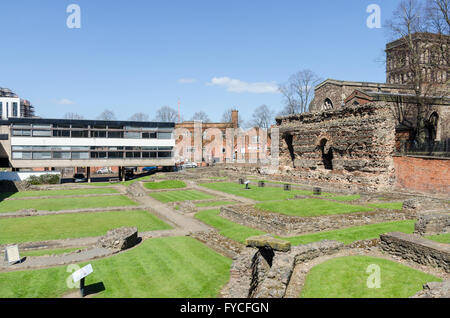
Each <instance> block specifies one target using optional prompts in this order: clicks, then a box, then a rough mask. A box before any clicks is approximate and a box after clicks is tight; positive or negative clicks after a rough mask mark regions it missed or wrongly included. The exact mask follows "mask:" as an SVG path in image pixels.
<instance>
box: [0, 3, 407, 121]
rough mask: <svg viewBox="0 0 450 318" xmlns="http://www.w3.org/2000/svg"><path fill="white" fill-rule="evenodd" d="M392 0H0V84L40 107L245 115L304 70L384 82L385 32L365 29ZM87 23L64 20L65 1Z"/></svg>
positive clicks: (276, 99) (278, 102) (271, 102)
mask: <svg viewBox="0 0 450 318" xmlns="http://www.w3.org/2000/svg"><path fill="white" fill-rule="evenodd" d="M398 2H399V1H394V0H378V1H375V0H371V1H365V0H343V1H336V0H315V1H307V0H277V1H275V0H226V1H225V0H209V1H206V0H190V1H186V0H184V1H182V0H164V1H162V0H161V1H156V0H129V1H122V0H114V1H112V0H108V1H106V0H89V1H88V0H70V1H65V0H40V1H35V0H28V1H25V0H2V1H1V3H0V30H2V32H1V33H2V44H3V45H1V47H2V48H1V50H0V87H8V88H11V89H12V90H13V91H15V92H16V93H17V94H19V95H20V96H21V97H22V98H26V99H29V100H31V102H32V103H33V104H34V105H35V107H36V110H37V115H39V116H42V117H50V118H61V117H62V116H63V115H64V114H65V113H66V112H77V113H79V114H81V115H83V116H84V117H85V118H95V117H96V116H97V115H98V114H99V113H101V112H102V111H103V110H104V109H106V108H108V109H112V110H113V111H114V112H115V114H116V116H117V117H118V118H119V119H127V118H128V117H129V116H130V115H131V114H133V113H136V112H144V113H147V114H149V116H150V117H153V116H154V114H155V111H156V110H157V109H158V108H159V107H161V106H163V105H169V106H172V107H174V108H177V101H178V99H180V100H181V112H182V116H183V117H184V118H186V119H189V118H190V117H191V116H192V115H193V113H194V112H195V111H201V110H202V111H205V112H207V113H208V114H209V116H210V118H211V119H212V120H219V119H220V117H221V115H222V113H223V111H224V110H225V109H227V108H230V107H236V108H237V109H238V110H239V111H240V114H241V116H242V117H244V119H249V118H250V116H251V114H252V112H253V110H254V109H255V108H256V107H257V106H259V105H261V104H266V105H268V106H269V107H271V108H272V109H273V110H275V111H276V112H278V111H280V110H281V109H282V107H283V101H282V97H281V95H280V94H279V93H277V92H274V90H273V86H274V85H275V84H276V83H282V82H284V81H286V80H287V79H288V77H289V76H290V75H291V74H292V73H294V72H296V71H298V70H301V69H311V70H313V71H314V72H316V73H317V74H318V75H319V76H321V77H323V78H335V79H345V80H358V81H373V82H384V81H385V73H384V65H382V64H381V63H379V62H377V60H379V59H381V58H382V53H383V49H384V46H385V43H386V41H387V32H386V31H385V30H384V29H383V28H381V29H369V28H368V27H367V26H366V19H367V17H368V16H369V13H366V8H367V6H368V5H369V4H372V3H374V4H378V5H379V6H380V7H381V10H382V11H381V13H382V20H383V21H384V20H385V19H387V18H389V17H390V15H391V13H392V12H393V10H394V9H395V7H396V6H397V4H398ZM71 3H74V4H78V5H79V6H80V8H81V28H80V29H69V28H68V27H67V26H66V19H67V17H68V15H69V14H68V13H66V8H67V6H68V5H69V4H71Z"/></svg>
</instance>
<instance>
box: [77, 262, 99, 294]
mask: <svg viewBox="0 0 450 318" xmlns="http://www.w3.org/2000/svg"><path fill="white" fill-rule="evenodd" d="M93 272H94V270H93V269H92V265H91V264H88V265H86V266H85V267H83V268H81V269H79V270H77V271H76V272H74V273H73V274H72V279H73V282H74V283H76V282H78V281H79V282H80V294H81V297H84V279H85V278H86V276H88V275H90V274H92V273H93Z"/></svg>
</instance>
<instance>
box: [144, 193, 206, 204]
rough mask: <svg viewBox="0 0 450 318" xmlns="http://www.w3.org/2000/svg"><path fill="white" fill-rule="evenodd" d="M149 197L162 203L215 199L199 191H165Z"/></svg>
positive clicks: (151, 194)
mask: <svg viewBox="0 0 450 318" xmlns="http://www.w3.org/2000/svg"><path fill="white" fill-rule="evenodd" d="M149 195H150V196H151V197H152V198H154V199H156V200H158V201H160V202H162V203H167V202H181V201H188V200H209V199H214V197H213V196H212V195H209V194H207V193H204V192H200V191H197V190H179V191H166V192H164V191H163V192H155V193H149Z"/></svg>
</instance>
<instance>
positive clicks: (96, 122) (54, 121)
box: [0, 117, 175, 128]
mask: <svg viewBox="0 0 450 318" xmlns="http://www.w3.org/2000/svg"><path fill="white" fill-rule="evenodd" d="M16 123H17V124H18V123H28V124H60V125H69V124H75V125H76V124H78V125H108V126H132V127H144V128H175V123H173V122H170V123H166V122H146V121H123V120H86V119H52V118H27V117H23V118H9V119H7V120H0V125H9V124H16Z"/></svg>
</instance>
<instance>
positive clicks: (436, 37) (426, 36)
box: [386, 32, 450, 51]
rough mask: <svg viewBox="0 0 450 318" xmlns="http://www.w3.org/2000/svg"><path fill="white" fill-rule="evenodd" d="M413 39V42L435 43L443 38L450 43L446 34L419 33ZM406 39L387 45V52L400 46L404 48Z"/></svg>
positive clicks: (413, 35)
mask: <svg viewBox="0 0 450 318" xmlns="http://www.w3.org/2000/svg"><path fill="white" fill-rule="evenodd" d="M412 38H413V40H427V41H430V40H434V41H438V40H440V39H442V38H445V39H446V40H447V41H448V42H450V36H448V35H446V34H436V33H428V32H417V33H414V34H412ZM404 41H405V40H404V38H403V37H402V38H400V39H397V40H394V41H392V42H389V43H387V44H386V51H387V50H391V49H393V48H396V47H398V46H402V45H403V44H404Z"/></svg>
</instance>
